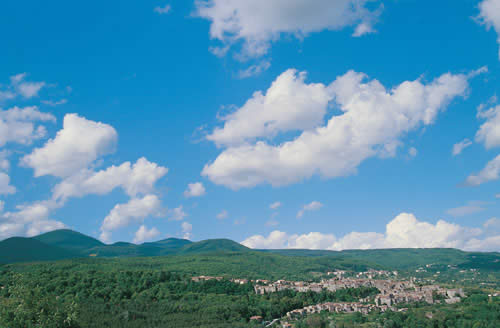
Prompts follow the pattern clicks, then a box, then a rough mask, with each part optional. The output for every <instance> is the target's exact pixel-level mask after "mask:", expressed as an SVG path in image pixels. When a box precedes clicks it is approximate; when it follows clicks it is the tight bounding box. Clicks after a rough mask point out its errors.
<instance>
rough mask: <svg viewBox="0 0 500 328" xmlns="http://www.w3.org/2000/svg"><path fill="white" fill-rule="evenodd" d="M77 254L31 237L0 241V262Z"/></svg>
mask: <svg viewBox="0 0 500 328" xmlns="http://www.w3.org/2000/svg"><path fill="white" fill-rule="evenodd" d="M77 256H78V254H76V253H74V252H71V251H69V250H65V249H62V248H60V247H56V246H52V245H47V244H44V243H42V242H41V241H38V240H36V239H33V238H23V237H12V238H9V239H5V240H3V241H0V263H14V262H33V261H54V260H62V259H69V258H74V257H77Z"/></svg>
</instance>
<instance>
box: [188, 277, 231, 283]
mask: <svg viewBox="0 0 500 328" xmlns="http://www.w3.org/2000/svg"><path fill="white" fill-rule="evenodd" d="M222 279H224V277H212V276H197V277H192V278H191V280H192V281H194V282H200V281H209V280H217V281H221V280H222Z"/></svg>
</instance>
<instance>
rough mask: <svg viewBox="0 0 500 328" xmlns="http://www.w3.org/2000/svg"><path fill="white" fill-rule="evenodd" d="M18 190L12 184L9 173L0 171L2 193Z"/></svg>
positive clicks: (0, 189) (0, 191) (7, 193)
mask: <svg viewBox="0 0 500 328" xmlns="http://www.w3.org/2000/svg"><path fill="white" fill-rule="evenodd" d="M15 192H16V188H15V187H14V186H11V185H10V177H9V176H8V175H7V173H4V172H0V195H10V194H14V193H15Z"/></svg>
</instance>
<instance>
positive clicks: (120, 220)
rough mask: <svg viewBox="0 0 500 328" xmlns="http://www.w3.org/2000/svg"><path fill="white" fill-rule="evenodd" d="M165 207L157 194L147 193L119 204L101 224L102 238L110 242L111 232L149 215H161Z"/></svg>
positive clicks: (141, 220)
mask: <svg viewBox="0 0 500 328" xmlns="http://www.w3.org/2000/svg"><path fill="white" fill-rule="evenodd" d="M161 215H163V209H162V207H161V202H160V199H159V198H158V196H156V195H146V196H144V197H142V198H132V199H130V200H129V201H128V202H127V203H125V204H117V205H115V207H114V208H113V209H112V210H111V211H110V212H109V214H108V215H107V216H106V217H105V218H104V221H103V223H102V225H101V236H100V238H101V240H103V241H105V242H109V241H110V238H111V232H112V231H114V230H116V229H119V228H122V227H126V226H128V225H130V224H131V223H133V222H143V221H144V219H145V218H147V217H148V216H156V217H158V216H161Z"/></svg>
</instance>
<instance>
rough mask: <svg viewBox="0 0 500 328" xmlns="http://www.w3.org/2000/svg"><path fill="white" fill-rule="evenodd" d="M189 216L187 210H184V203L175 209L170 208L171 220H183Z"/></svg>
mask: <svg viewBox="0 0 500 328" xmlns="http://www.w3.org/2000/svg"><path fill="white" fill-rule="evenodd" d="M186 216H187V214H186V212H184V209H183V207H182V205H180V206H179V207H176V208H174V209H173V210H170V217H169V218H170V220H174V221H182V220H184V218H185V217H186Z"/></svg>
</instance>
